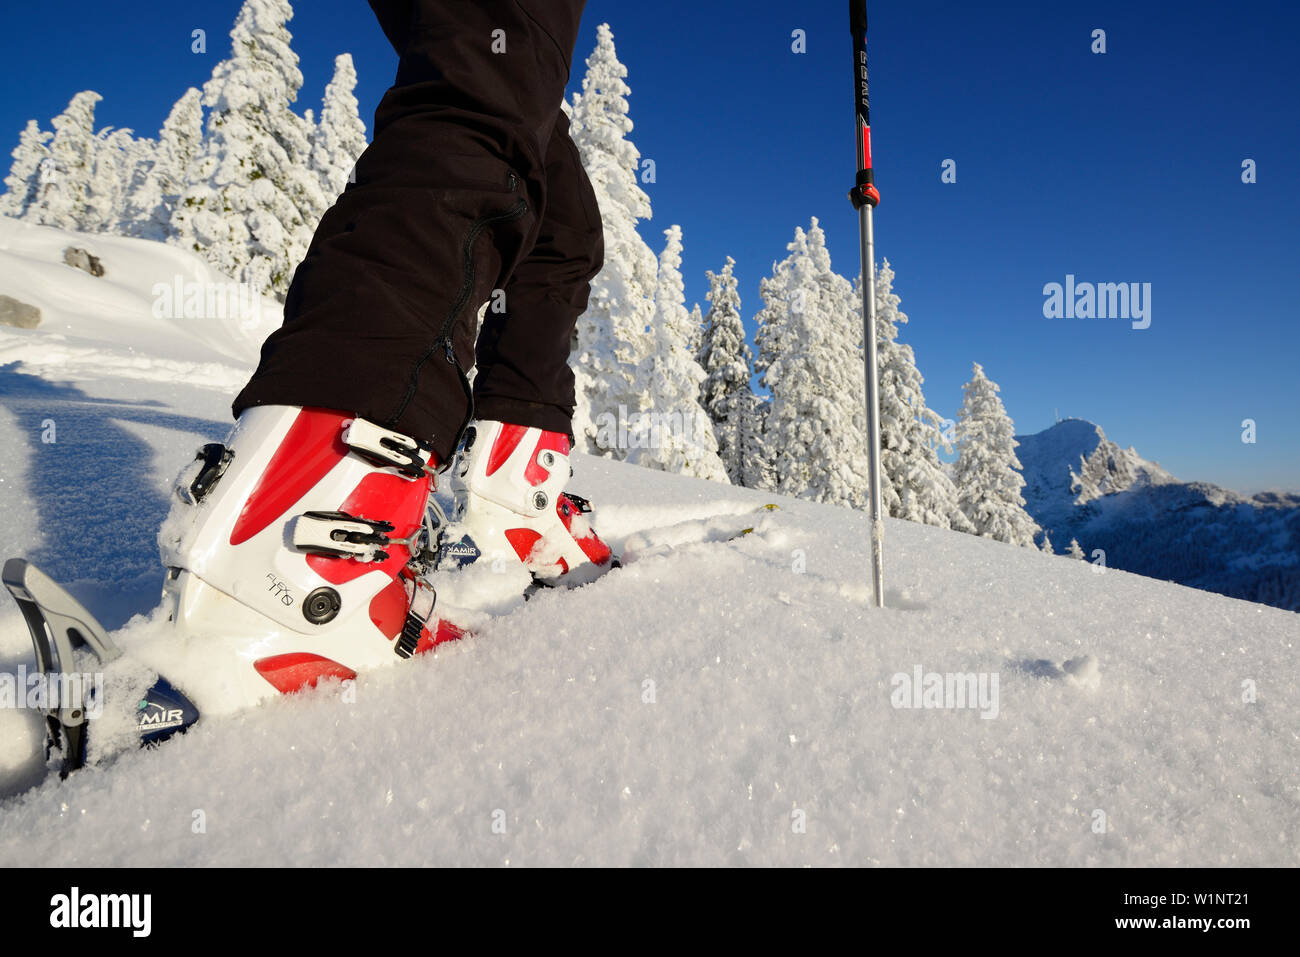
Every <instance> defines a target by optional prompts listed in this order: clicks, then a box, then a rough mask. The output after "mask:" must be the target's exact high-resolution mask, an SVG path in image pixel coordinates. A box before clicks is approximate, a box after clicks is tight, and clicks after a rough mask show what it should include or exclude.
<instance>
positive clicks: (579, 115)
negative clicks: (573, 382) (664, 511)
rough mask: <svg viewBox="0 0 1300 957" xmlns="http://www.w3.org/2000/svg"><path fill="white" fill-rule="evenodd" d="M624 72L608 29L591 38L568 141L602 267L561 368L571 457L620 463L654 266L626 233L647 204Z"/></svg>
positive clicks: (636, 405)
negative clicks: (572, 400) (593, 212)
mask: <svg viewBox="0 0 1300 957" xmlns="http://www.w3.org/2000/svg"><path fill="white" fill-rule="evenodd" d="M626 76H627V67H625V66H624V65H623V64H622V63H620V62H619V60H618V56H617V54H616V52H615V50H614V37H613V33H612V32H611V31H610V28H609V24H607V23H602V24H601V25H600V26H599V27H598V28H597V31H596V48H595V50H594V51H593V52H592V54H591V55H590V56H589V57H588V58H587V73H586V75H585V76H584V77H583V81H582V92H581V93H579V94H576V95H575V96H574V102H573V106H572V108H571V110H570V112H571V118H572V136H573V141H574V143H575V144H576V145H577V147H578V151H579V153H580V155H581V157H582V165H583V167H584V168H585V169H586V171H587V176H588V177H589V178H590V180H591V185H592V188H593V189H594V190H595V193H596V198H597V202H598V203H599V206H600V215H601V220H602V224H603V227H604V235H605V262H604V265H603V266H602V268H601V270H600V272H599V273H597V274H596V276H595V278H594V279H593V280H592V282H591V295H590V298H589V300H588V305H587V309H586V311H585V312H584V313H583V314H582V315H581V316H580V317H579V318H578V322H577V328H576V330H575V340H576V341H575V345H574V349H573V353H572V357H571V359H570V362H571V364H572V366H573V370H574V376H575V378H576V379H577V392H578V395H577V410H576V413H575V415H574V425H573V427H574V434H575V436H576V438H577V441H578V447H579V448H580V449H582V448H585V449H586V450H587V451H589V452H593V453H596V454H600V455H608V456H612V457H614V458H620V459H621V458H626V457H627V453H628V451H629V449H627V448H626V447H623V446H624V445H625V443H624V442H623V441H622V436H623V434H624V430H623V429H622V428H621V426H620V423H621V422H622V421H623V420H625V419H628V418H630V417H632V416H635V415H637V414H641V413H647V412H649V411H650V408H649V404H648V390H647V388H646V384H645V383H644V382H643V381H642V379H641V376H642V373H643V370H644V364H643V363H644V360H645V358H646V357H647V356H648V355H649V353H650V350H651V348H652V347H653V340H652V338H651V335H650V326H651V322H652V321H653V319H654V313H655V302H654V293H655V289H656V286H657V285H658V263H657V260H656V257H655V254H654V252H653V251H652V250H651V249H650V247H649V246H648V245H647V244H646V242H645V241H644V240H643V239H642V238H641V236H640V235H639V234H638V233H637V231H636V224H637V221H638V220H641V219H649V218H650V197H649V196H647V195H646V193H645V191H644V190H643V189H641V186H640V184H639V183H638V181H637V170H638V164H639V162H640V157H641V154H640V153H639V152H638V151H637V148H636V146H635V145H633V143H632V142H631V140H629V139H628V138H627V137H628V134H629V133H630V132H631V130H632V121H631V120H630V119H629V118H628V115H627V113H628V104H627V97H628V96H629V95H630V93H631V89H630V88H629V87H628V85H627V83H626V82H625V81H624V78H625V77H626Z"/></svg>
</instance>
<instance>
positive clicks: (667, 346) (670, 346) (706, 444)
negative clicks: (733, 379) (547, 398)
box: [626, 226, 728, 482]
mask: <svg viewBox="0 0 1300 957" xmlns="http://www.w3.org/2000/svg"><path fill="white" fill-rule="evenodd" d="M664 236H665V238H666V240H667V242H666V243H665V245H664V251H663V252H662V253H661V254H660V256H659V275H658V279H657V282H656V285H655V300H654V301H655V315H654V320H653V322H652V323H651V326H650V331H651V344H652V347H651V350H650V353H649V355H647V356H646V357H645V358H644V359H643V360H642V368H641V373H640V375H639V379H640V380H641V381H642V382H644V383H645V385H646V394H645V399H646V404H647V405H648V406H649V414H648V415H645V414H643V415H642V416H639V417H637V418H635V419H633V420H632V423H631V424H630V427H629V429H628V434H629V438H630V442H629V448H628V452H627V458H626V461H628V462H633V463H635V464H637V465H645V466H649V467H651V468H657V469H662V470H663V471H665V472H677V473H680V474H683V475H694V476H696V477H698V478H706V479H712V480H713V481H717V482H726V481H727V480H728V478H727V470H726V468H725V466H724V465H723V464H722V460H721V459H720V458H718V441H717V439H716V438H715V436H714V433H713V422H712V421H711V420H710V418H709V416H708V413H706V412H705V410H704V409H703V407H701V405H700V384H701V383H702V382H703V381H704V370H703V369H702V368H700V364H699V362H697V361H696V359H695V354H694V353H693V352H692V351H691V350H690V347H689V343H690V336H691V331H690V323H691V315H690V313H689V312H687V311H686V305H685V302H686V292H685V288H686V287H685V283H683V282H682V271H681V266H682V228H681V227H680V226H671V227H669V228H668V229H665V230H664Z"/></svg>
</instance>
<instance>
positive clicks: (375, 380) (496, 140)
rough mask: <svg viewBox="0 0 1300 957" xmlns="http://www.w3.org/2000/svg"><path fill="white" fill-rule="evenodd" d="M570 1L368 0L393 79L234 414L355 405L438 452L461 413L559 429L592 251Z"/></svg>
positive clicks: (458, 425) (569, 410)
mask: <svg viewBox="0 0 1300 957" xmlns="http://www.w3.org/2000/svg"><path fill="white" fill-rule="evenodd" d="M584 4H585V0H370V6H371V7H372V8H373V10H374V12H375V14H376V16H377V17H378V18H379V22H380V25H381V26H382V28H383V30H384V33H385V35H386V36H387V37H388V39H389V40H390V41H391V42H392V44H393V47H394V49H396V51H397V53H398V56H399V62H398V70H397V80H396V83H395V84H394V85H393V86H392V88H390V89H389V90H388V92H387V93H386V94H385V95H384V98H383V100H382V102H381V103H380V104H379V107H378V109H377V110H376V112H375V123H374V137H373V141H372V143H371V145H370V146H369V148H367V149H366V151H365V153H364V154H362V156H361V158H360V159H359V161H358V162H357V167H356V181H355V182H354V183H349V185H348V187H347V189H346V190H345V191H344V193H343V195H342V196H340V197H339V199H338V201H337V202H336V203H335V205H334V206H333V207H332V208H331V209H330V210H329V211H328V212H327V213H326V214H325V216H324V218H323V219H322V220H321V222H320V225H319V227H318V228H317V230H316V234H315V237H314V238H313V240H312V243H311V246H310V249H309V250H308V252H307V256H306V258H305V259H304V260H303V262H302V264H301V265H300V266H299V267H298V270H297V272H296V273H295V274H294V277H293V281H292V283H291V285H290V288H289V292H288V295H287V297H286V299H285V309H284V325H283V326H282V327H281V328H280V329H278V330H276V331H275V332H274V333H272V335H271V336H270V337H269V338H268V339H267V340H266V343H265V345H264V346H263V348H262V356H261V362H260V363H259V365H258V368H257V371H256V372H255V373H254V374H253V377H252V379H251V380H250V381H249V383H248V385H247V386H245V388H244V390H243V391H242V392H240V394H239V396H238V397H237V398H236V399H235V403H234V412H235V414H236V415H238V414H239V413H240V412H242V411H243V410H244V409H246V408H248V407H250V406H255V405H268V404H276V405H308V406H321V407H325V408H331V409H338V410H341V411H346V412H352V413H355V414H357V415H359V416H361V417H363V418H366V419H370V420H372V421H374V422H378V423H381V424H384V425H387V426H389V427H391V428H394V429H396V430H398V431H400V432H404V433H406V434H409V435H413V436H415V437H417V438H419V439H421V440H422V441H426V442H430V443H432V445H433V447H434V449H435V450H436V451H437V453H438V456H439V458H440V460H442V461H444V462H445V461H446V460H447V459H449V458H450V456H451V454H452V453H453V451H454V449H455V444H456V442H457V441H458V439H459V436H460V434H461V432H462V431H463V428H464V426H465V425H466V424H467V422H468V421H469V418H470V417H471V416H477V417H479V418H486V419H498V420H501V421H504V422H511V423H514V424H517V425H528V426H538V427H541V428H543V429H547V430H550V431H556V432H565V433H568V432H570V421H571V419H572V415H573V408H574V383H573V374H572V372H571V371H570V369H569V365H568V358H569V350H570V346H571V341H572V337H573V329H574V324H575V323H576V321H577V318H578V316H579V315H580V314H581V313H582V311H583V310H584V309H585V308H586V306H587V298H588V295H589V293H590V288H591V287H590V280H591V279H592V277H593V276H595V275H596V273H597V272H598V271H599V269H600V267H601V264H602V262H603V259H604V241H603V237H602V230H601V221H600V211H599V209H598V208H597V205H596V197H595V194H594V193H593V191H592V188H591V183H590V182H589V181H588V179H587V176H586V173H585V172H584V171H583V168H582V164H581V161H580V159H579V157H578V151H577V148H576V147H575V146H574V144H573V141H572V140H571V139H570V138H569V132H568V130H569V123H568V118H567V117H566V116H565V115H564V113H563V112H562V111H561V110H560V103H561V101H562V100H563V97H564V87H565V84H566V83H567V82H568V78H569V70H570V66H571V61H572V58H573V48H574V44H575V43H576V40H577V32H578V24H579V21H580V19H581V17H582V9H583V6H584ZM485 302H489V306H488V311H487V313H486V316H485V318H484V323H483V328H482V332H481V334H480V335H479V336H478V338H477V342H476V340H475V332H476V328H475V325H476V324H475V318H476V315H477V312H478V309H479V307H480V306H482V305H483V304H484V303H485ZM475 359H477V366H478V372H477V376H476V378H475V380H474V385H473V390H472V395H471V390H470V386H469V384H468V381H467V378H466V374H467V372H468V370H469V369H470V368H471V366H472V365H473V364H474V362H475Z"/></svg>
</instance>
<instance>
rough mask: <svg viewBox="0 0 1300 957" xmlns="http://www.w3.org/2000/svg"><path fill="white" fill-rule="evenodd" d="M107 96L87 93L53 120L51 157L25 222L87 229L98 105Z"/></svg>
mask: <svg viewBox="0 0 1300 957" xmlns="http://www.w3.org/2000/svg"><path fill="white" fill-rule="evenodd" d="M101 99H103V97H101V96H100V95H99V94H98V93H96V92H94V91H93V90H83V91H82V92H81V93H78V94H77V95H76V96H74V97H73V98H72V101H71V102H70V103H69V104H68V108H67V109H66V110H64V111H63V112H62V113H60V114H59V115H58V116H56V117H55V118H54V120H53V126H54V137H53V138H52V139H51V140H50V146H49V154H48V155H47V156H45V157H44V158H43V159H42V160H41V161H40V164H39V166H38V168H37V171H36V192H35V195H34V196H33V197H32V200H31V202H30V203H28V205H27V208H26V209H25V210H24V211H23V219H25V220H28V221H30V222H34V223H40V224H41V225H43V226H57V227H58V228H60V229H78V230H79V229H83V228H85V226H86V221H87V209H86V205H87V204H86V200H87V194H88V192H89V190H90V184H91V180H92V179H93V178H94V175H95V148H96V146H97V145H98V142H97V140H96V139H95V104H96V103H98V102H99V101H100V100H101Z"/></svg>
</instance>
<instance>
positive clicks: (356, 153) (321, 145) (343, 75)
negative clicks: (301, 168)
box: [311, 53, 366, 203]
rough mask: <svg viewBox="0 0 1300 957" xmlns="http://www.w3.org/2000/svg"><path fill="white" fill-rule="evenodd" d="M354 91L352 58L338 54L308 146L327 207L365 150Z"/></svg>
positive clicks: (342, 186) (363, 124) (355, 76)
mask: <svg viewBox="0 0 1300 957" xmlns="http://www.w3.org/2000/svg"><path fill="white" fill-rule="evenodd" d="M356 88H357V71H356V67H354V66H353V64H352V56H351V54H348V53H340V54H339V55H338V56H336V57H335V58H334V77H333V79H331V80H330V82H329V85H328V86H326V87H325V98H324V100H322V102H321V111H320V122H319V123H317V125H316V130H315V132H314V133H313V134H312V143H311V166H312V169H313V170H315V171H316V175H317V176H319V177H320V182H321V192H322V193H323V194H324V196H325V200H326V202H327V203H333V202H334V200H335V198H336V197H337V196H338V195H339V194H340V193H342V192H343V189H344V187H345V186H347V184H348V177H350V176H351V175H352V169H353V167H354V166H356V162H357V159H358V158H359V157H360V156H361V154H362V153H363V152H365V149H366V124H365V123H364V122H363V121H362V119H361V113H360V111H359V109H358V104H357V98H356V96H355V95H353V91H355V90H356Z"/></svg>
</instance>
